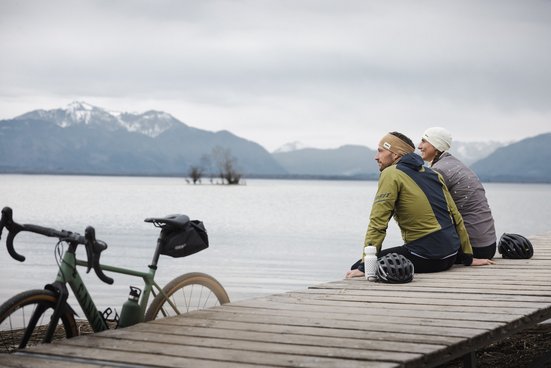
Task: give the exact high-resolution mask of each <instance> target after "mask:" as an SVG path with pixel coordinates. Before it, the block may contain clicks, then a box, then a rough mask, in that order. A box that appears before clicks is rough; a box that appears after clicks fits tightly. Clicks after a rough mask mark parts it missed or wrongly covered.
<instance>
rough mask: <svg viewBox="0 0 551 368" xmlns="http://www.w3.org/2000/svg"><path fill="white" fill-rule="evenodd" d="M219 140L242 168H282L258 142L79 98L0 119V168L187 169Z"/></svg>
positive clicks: (261, 171) (276, 171)
mask: <svg viewBox="0 0 551 368" xmlns="http://www.w3.org/2000/svg"><path fill="white" fill-rule="evenodd" d="M216 147H222V148H224V149H226V150H228V151H229V152H231V155H232V156H233V157H234V158H235V159H236V160H235V161H236V163H237V165H238V166H239V167H240V168H241V170H243V172H244V173H246V174H257V175H281V174H285V173H286V170H285V169H283V168H282V167H281V166H280V165H279V164H278V163H277V161H276V160H275V159H274V158H273V157H272V156H271V155H270V153H269V152H268V151H266V150H265V149H264V148H263V147H262V146H260V145H259V144H257V143H255V142H251V141H248V140H246V139H243V138H240V137H237V136H236V135H234V134H232V133H231V132H228V131H219V132H210V131H206V130H202V129H197V128H193V127H190V126H188V125H186V124H184V123H183V122H181V121H179V120H177V119H176V118H174V117H173V116H171V115H170V114H167V113H165V112H160V111H147V112H145V113H142V114H132V113H112V112H108V111H106V110H104V109H101V108H99V107H95V106H91V105H89V104H86V103H83V102H73V103H71V104H70V105H68V106H67V108H65V109H55V110H48V111H45V110H35V111H31V112H29V113H26V114H23V115H21V116H18V117H16V118H14V119H11V120H3V121H0V172H27V173H55V174H73V173H75V174H106V175H110V174H114V175H121V174H122V175H178V176H182V175H186V174H187V172H188V170H189V168H190V166H193V165H195V166H199V165H204V163H205V162H208V161H209V156H210V155H211V153H212V151H213V149H215V148H216Z"/></svg>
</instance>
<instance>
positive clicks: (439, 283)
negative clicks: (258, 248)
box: [309, 276, 551, 295]
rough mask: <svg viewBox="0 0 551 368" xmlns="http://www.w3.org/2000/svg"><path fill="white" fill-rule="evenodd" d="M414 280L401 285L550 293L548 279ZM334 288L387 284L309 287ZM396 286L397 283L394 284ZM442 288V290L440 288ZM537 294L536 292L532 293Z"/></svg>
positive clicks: (358, 281)
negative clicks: (530, 280)
mask: <svg viewBox="0 0 551 368" xmlns="http://www.w3.org/2000/svg"><path fill="white" fill-rule="evenodd" d="M415 278H416V280H415V282H410V283H408V284H407V286H406V285H403V286H404V287H407V289H408V290H411V291H423V289H424V288H435V289H436V288H438V289H439V290H438V291H443V292H450V291H451V292H457V291H459V292H462V290H476V291H481V292H482V291H483V292H487V291H488V290H490V291H493V290H503V291H507V292H516V291H518V290H519V289H522V290H524V291H547V292H549V293H550V294H547V295H551V284H550V282H549V280H545V279H542V280H540V281H537V282H534V283H531V282H529V281H528V280H519V279H518V278H517V279H516V280H514V281H512V280H511V281H503V280H502V279H500V278H496V279H495V280H490V279H486V278H485V279H483V280H480V279H476V280H469V279H449V278H447V279H434V278H432V279H423V280H422V282H420V279H419V276H415ZM326 285H327V286H328V287H331V288H335V286H337V285H338V286H341V287H343V288H360V289H367V288H370V289H373V288H375V289H377V288H379V289H386V288H388V287H389V286H388V285H386V284H384V283H381V282H370V281H366V280H363V279H359V278H358V279H352V280H342V281H333V282H327V283H323V284H317V285H313V286H310V287H309V289H311V288H318V289H323V288H325V287H326ZM395 286H398V285H395ZM441 289H443V290H441ZM534 295H537V294H534Z"/></svg>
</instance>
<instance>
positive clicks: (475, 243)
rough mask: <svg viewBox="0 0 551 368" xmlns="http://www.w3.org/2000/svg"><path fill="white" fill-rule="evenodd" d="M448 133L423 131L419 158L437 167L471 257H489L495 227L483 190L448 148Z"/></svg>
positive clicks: (449, 135)
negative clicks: (465, 232) (451, 201)
mask: <svg viewBox="0 0 551 368" xmlns="http://www.w3.org/2000/svg"><path fill="white" fill-rule="evenodd" d="M451 142H452V136H451V134H450V132H448V131H447V130H446V129H444V128H440V127H433V128H429V129H427V130H426V131H425V133H423V137H422V138H421V142H420V143H419V145H418V147H417V148H418V149H419V151H420V152H421V157H422V158H423V160H425V161H426V162H428V163H429V165H430V167H431V168H432V169H433V170H435V171H438V172H439V173H440V174H441V175H442V176H443V177H444V182H445V183H446V186H447V187H448V190H449V192H450V194H451V196H452V198H453V200H454V202H455V204H456V206H457V209H458V210H459V213H460V214H461V216H462V217H463V222H464V223H465V228H466V229H467V233H468V234H469V239H470V241H471V246H472V248H473V257H474V258H487V259H492V258H493V257H494V255H495V252H496V231H495V226H494V218H493V217H492V211H491V210H490V206H489V204H488V200H487V198H486V192H485V190H484V187H483V186H482V183H481V182H480V179H479V178H478V176H477V175H476V174H475V173H474V172H473V171H472V170H471V169H470V168H469V167H467V165H465V164H464V163H463V162H461V161H460V160H458V159H457V158H456V157H454V156H453V155H451V154H450V153H449V152H448V150H449V149H450V147H451Z"/></svg>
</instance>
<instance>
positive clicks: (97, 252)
mask: <svg viewBox="0 0 551 368" xmlns="http://www.w3.org/2000/svg"><path fill="white" fill-rule="evenodd" d="M105 249H107V244H106V243H105V242H102V241H101V240H96V242H95V243H94V263H93V268H94V271H95V272H96V275H97V276H98V278H99V279H100V280H101V281H103V282H105V283H106V284H109V285H111V284H113V282H114V280H113V279H112V278H111V277H109V276H107V275H106V274H104V273H103V270H102V269H101V266H100V264H99V258H100V256H101V252H103V251H104V250H105Z"/></svg>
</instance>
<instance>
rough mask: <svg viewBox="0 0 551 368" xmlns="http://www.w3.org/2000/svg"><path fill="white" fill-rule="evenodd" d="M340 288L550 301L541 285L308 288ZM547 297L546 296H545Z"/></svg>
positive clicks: (336, 285)
mask: <svg viewBox="0 0 551 368" xmlns="http://www.w3.org/2000/svg"><path fill="white" fill-rule="evenodd" d="M320 289H321V290H322V289H328V290H341V291H343V292H344V291H355V290H357V291H359V292H360V293H363V294H367V293H369V294H372V293H377V292H383V293H392V292H395V293H398V292H399V293H400V295H403V296H404V297H408V294H409V293H415V295H418V294H419V293H423V292H424V293H438V294H439V295H440V296H441V297H446V296H447V295H448V294H454V295H457V296H458V297H463V296H464V295H465V294H475V295H477V296H479V297H484V298H486V297H487V296H489V295H506V296H509V295H511V294H514V295H515V296H517V297H518V296H530V297H532V296H536V297H537V296H543V297H544V298H543V299H542V301H543V302H544V303H548V302H550V301H551V288H549V287H541V288H529V287H527V288H523V287H521V286H520V285H519V286H516V287H512V288H509V289H503V288H497V287H496V288H478V287H476V286H474V285H473V286H471V285H469V286H468V287H457V286H452V287H450V286H448V287H444V286H443V287H434V286H432V287H431V286H426V285H423V284H419V283H417V282H411V283H408V284H397V285H393V287H392V289H390V288H389V287H388V285H386V286H383V285H381V284H380V283H370V282H369V281H364V282H358V281H348V280H347V281H342V282H331V283H327V284H321V285H316V286H311V287H310V288H309V290H320ZM545 297H547V298H545Z"/></svg>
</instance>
